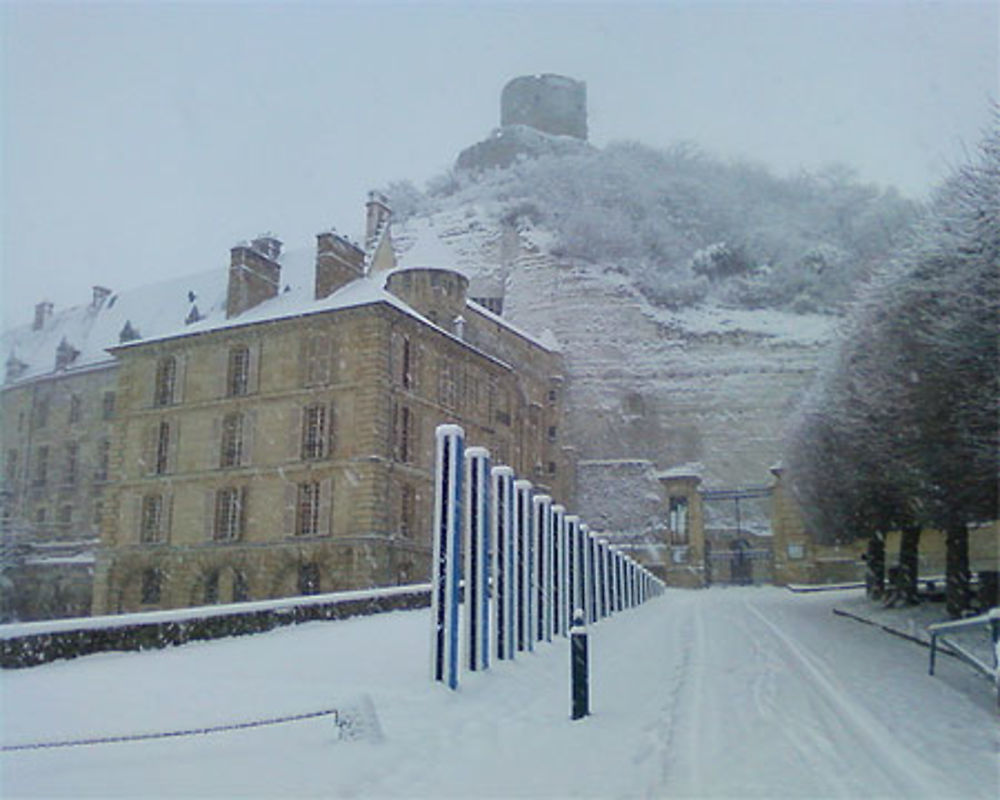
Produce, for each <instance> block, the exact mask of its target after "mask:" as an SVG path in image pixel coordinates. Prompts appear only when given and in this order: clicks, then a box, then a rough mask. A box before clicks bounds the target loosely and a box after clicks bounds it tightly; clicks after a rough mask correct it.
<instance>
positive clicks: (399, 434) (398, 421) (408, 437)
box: [393, 404, 417, 464]
mask: <svg viewBox="0 0 1000 800" xmlns="http://www.w3.org/2000/svg"><path fill="white" fill-rule="evenodd" d="M416 430H417V420H416V416H415V415H414V413H413V411H412V410H411V409H410V407H409V406H405V405H401V404H396V405H395V406H394V407H393V449H394V450H395V455H396V460H397V461H401V462H402V463H404V464H412V463H413V462H414V460H415V458H416V438H417V437H416Z"/></svg>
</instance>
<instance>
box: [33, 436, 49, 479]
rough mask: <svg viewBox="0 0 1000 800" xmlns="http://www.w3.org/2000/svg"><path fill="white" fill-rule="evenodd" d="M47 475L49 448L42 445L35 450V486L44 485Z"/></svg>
mask: <svg viewBox="0 0 1000 800" xmlns="http://www.w3.org/2000/svg"><path fill="white" fill-rule="evenodd" d="M48 477H49V448H48V446H47V445H42V446H41V447H39V448H38V450H36V451H35V486H44V485H45V482H46V481H47V480H48Z"/></svg>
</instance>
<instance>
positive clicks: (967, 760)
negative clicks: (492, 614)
mask: <svg viewBox="0 0 1000 800" xmlns="http://www.w3.org/2000/svg"><path fill="white" fill-rule="evenodd" d="M857 596H858V592H857V591H846V592H826V593H817V594H807V595H794V594H791V593H789V592H787V591H785V590H781V589H775V588H745V589H743V588H741V589H713V590H708V591H701V592H683V591H678V590H671V591H668V592H667V594H666V595H665V596H663V597H661V598H658V599H657V600H654V601H652V602H651V603H649V604H647V605H646V606H644V607H642V608H639V609H635V610H632V611H628V612H625V613H623V614H620V615H618V616H617V617H615V618H613V619H610V620H606V621H604V622H602V623H600V624H599V625H596V626H594V627H593V628H592V630H591V648H592V709H593V712H594V713H593V715H592V716H591V717H589V718H587V719H584V720H581V721H577V722H572V721H570V719H569V686H568V673H569V669H568V644H567V642H565V641H557V642H554V643H553V644H551V645H545V644H542V645H539V648H538V649H537V650H536V652H535V653H533V654H523V655H521V656H520V657H519V658H518V659H517V661H516V662H513V663H505V664H501V665H499V666H498V667H495V668H494V669H493V670H491V671H490V672H489V673H484V674H479V675H474V676H469V675H463V677H462V685H461V688H460V690H459V691H458V692H455V693H452V692H449V691H448V690H446V689H444V688H443V687H441V686H438V685H433V684H431V683H430V682H429V681H428V679H427V672H428V655H427V652H428V647H427V639H428V635H427V633H428V624H429V617H428V613H429V612H428V611H427V610H420V611H407V612H396V613H392V614H386V615H381V616H376V617H369V618H360V619H355V620H348V621H344V622H316V623H309V624H306V625H301V626H298V627H294V628H285V629H280V630H276V631H272V632H270V633H267V634H261V635H258V636H253V637H244V638H241V639H229V640H221V641H214V642H205V643H198V644H190V645H187V646H185V647H181V648H175V649H171V650H166V651H156V652H147V653H131V654H103V655H95V656H88V657H85V658H81V659H78V660H75V661H68V662H57V663H54V664H49V665H45V666H41V667H36V668H33V669H28V670H19V671H10V670H8V671H5V672H3V673H2V675H0V680H2V689H0V697H2V708H0V711H2V720H3V722H2V726H3V730H2V734H3V742H4V744H5V745H8V746H9V745H12V744H20V743H27V742H38V741H53V740H59V739H77V738H89V737H97V736H114V735H120V734H130V733H137V732H155V731H169V730H178V729H189V728H200V727H207V726H212V725H223V724H227V723H233V722H243V721H250V720H256V719H262V718H268V717H280V716H284V715H291V714H299V713H306V712H311V711H317V710H321V709H327V708H330V707H334V706H338V705H339V706H342V707H347V706H352V705H353V706H357V705H358V704H359V703H360V702H362V698H364V697H367V698H370V700H371V703H372V704H373V706H374V709H375V713H376V715H377V718H378V727H379V728H380V732H381V736H376V735H371V736H368V737H367V738H364V739H361V740H345V739H341V738H339V737H338V729H337V727H336V725H335V724H334V722H333V718H332V717H329V716H326V717H318V718H314V719H310V720H305V721H299V722H288V723H285V724H279V725H272V726H267V727H259V728H252V729H245V730H241V731H235V732H226V733H216V734H210V735H200V736H192V737H178V738H171V739H159V740H150V741H139V742H129V743H118V744H105V745H93V746H83V747H71V748H63V749H46V750H30V751H16V752H7V753H4V754H3V755H2V761H0V767H2V772H0V794H2V796H4V797H21V796H42V797H55V796H72V797H94V796H100V797H108V796H118V797H122V796H127V797H143V796H158V797H159V796H177V795H182V796H220V795H222V796H228V797H237V796H239V797H245V796H271V797H289V796H308V795H312V796H316V795H322V796H327V797H376V798H377V797H434V798H437V797H602V798H607V797H740V798H742V797H808V798H816V797H849V798H859V797H905V798H917V797H935V798H974V797H984V798H996V797H997V796H998V794H1000V764H998V745H1000V730H998V725H997V716H996V711H995V707H994V703H995V699H994V696H993V694H992V691H991V686H990V684H989V683H988V682H987V681H985V680H984V679H983V678H982V677H980V676H978V675H976V674H974V673H973V672H972V671H971V670H970V669H969V668H968V667H966V666H964V665H962V664H960V663H958V662H957V661H955V660H954V659H951V658H942V659H940V664H939V671H938V675H937V676H935V677H929V676H928V675H927V651H926V650H925V649H923V648H921V647H919V646H917V645H915V644H913V643H910V642H907V641H905V640H902V639H899V638H897V637H893V636H890V635H888V634H886V633H884V632H883V631H880V630H878V629H877V628H874V627H871V626H867V625H862V624H860V623H857V622H854V621H852V620H848V619H844V618H842V617H837V616H834V615H833V614H832V613H831V609H832V608H833V607H834V606H835V605H838V604H842V603H844V602H850V601H852V600H853V599H854V598H856V597H857Z"/></svg>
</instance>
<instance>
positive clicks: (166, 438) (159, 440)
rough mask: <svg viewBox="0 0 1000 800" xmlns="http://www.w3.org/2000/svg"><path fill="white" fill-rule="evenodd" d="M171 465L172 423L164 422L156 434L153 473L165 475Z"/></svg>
mask: <svg viewBox="0 0 1000 800" xmlns="http://www.w3.org/2000/svg"><path fill="white" fill-rule="evenodd" d="M169 464H170V423H169V422H167V421H166V420H164V421H163V422H161V423H160V426H159V428H158V429H157V432H156V461H155V462H154V469H153V471H154V472H155V473H156V474H157V475H165V474H166V472H167V470H168V469H169Z"/></svg>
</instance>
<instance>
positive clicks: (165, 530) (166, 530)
mask: <svg viewBox="0 0 1000 800" xmlns="http://www.w3.org/2000/svg"><path fill="white" fill-rule="evenodd" d="M173 519H174V493H173V492H166V493H165V494H164V495H163V509H162V511H161V513H160V538H161V539H162V540H163V541H164V542H169V541H170V530H171V528H172V527H173Z"/></svg>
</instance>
